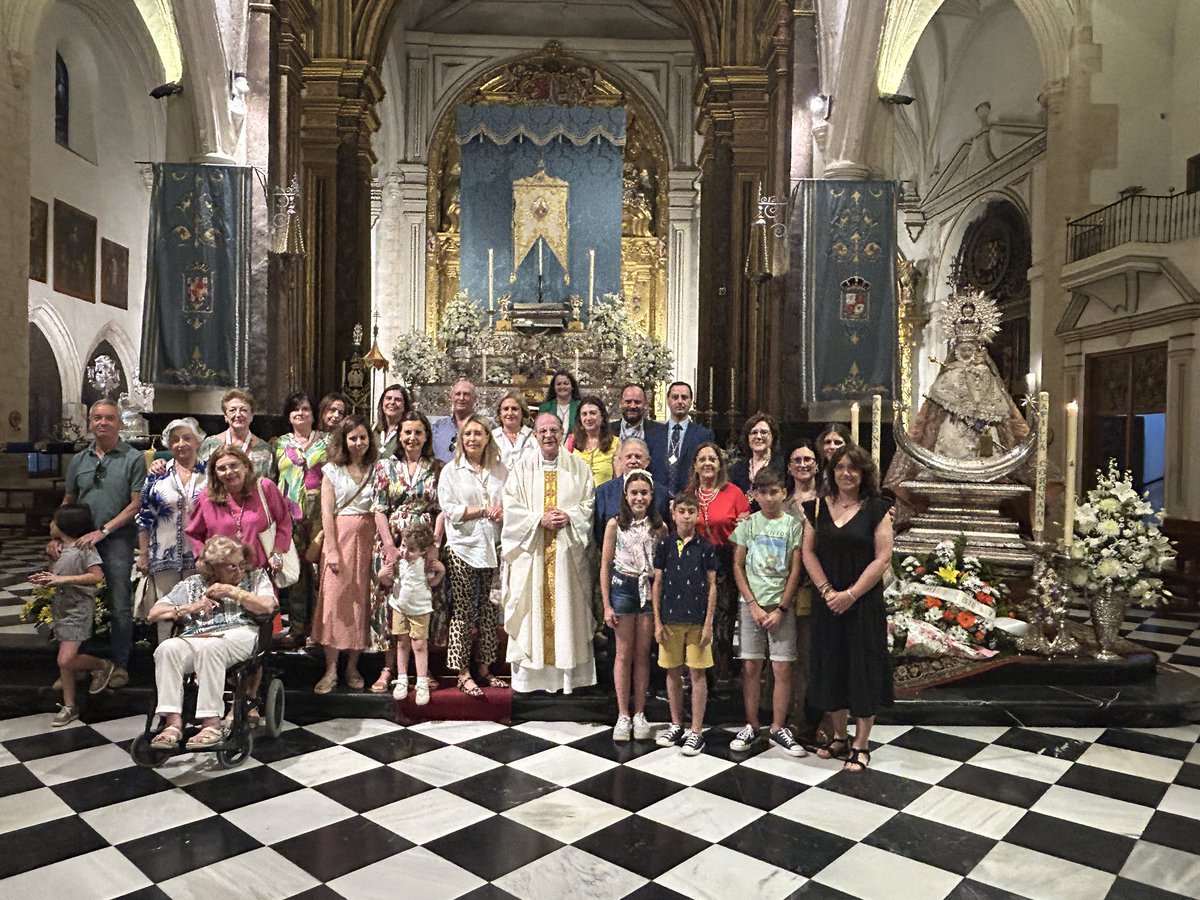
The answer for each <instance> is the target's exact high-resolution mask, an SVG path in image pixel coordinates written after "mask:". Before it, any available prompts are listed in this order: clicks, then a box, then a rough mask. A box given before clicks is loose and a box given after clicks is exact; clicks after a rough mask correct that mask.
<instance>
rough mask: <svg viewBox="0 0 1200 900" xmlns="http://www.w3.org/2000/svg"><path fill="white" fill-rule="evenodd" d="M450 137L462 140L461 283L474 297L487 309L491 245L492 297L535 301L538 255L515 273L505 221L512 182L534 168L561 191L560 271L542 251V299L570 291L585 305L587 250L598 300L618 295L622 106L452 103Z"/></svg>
mask: <svg viewBox="0 0 1200 900" xmlns="http://www.w3.org/2000/svg"><path fill="white" fill-rule="evenodd" d="M458 136H459V140H460V141H462V142H463V143H462V175H461V181H460V185H461V188H460V189H461V197H462V220H461V221H462V251H461V262H460V274H459V281H460V286H461V287H462V288H463V289H464V290H466V291H467V292H468V294H469V295H470V297H471V298H472V299H474V300H475V301H476V302H478V303H479V304H480V305H481V306H482V307H484V308H486V306H487V302H488V272H487V266H488V250H489V248H490V249H491V250H493V252H494V259H495V295H496V297H497V298H498V297H499V296H500V295H501V294H505V293H510V294H512V296H513V300H514V301H515V302H518V303H532V302H535V301H536V300H537V299H538V277H537V252H536V249H535V250H534V252H532V253H530V254H528V255H527V256H526V257H525V258H524V260H522V261H521V263H520V265H519V266H516V267H514V259H513V236H512V221H513V182H514V181H516V180H518V179H521V178H528V177H530V176H532V175H534V174H535V173H536V172H537V171H538V167H539V164H541V163H544V164H545V170H546V174H547V175H549V176H550V177H552V178H559V179H562V180H564V181H566V182H567V183H568V185H569V199H568V221H569V233H570V240H569V249H568V253H567V259H566V267H565V268H564V266H563V265H562V263H561V262H560V261H559V260H558V259H557V258H556V257H555V256H554V255H553V254H552V253H550V252H549V250H548V248H543V250H544V253H543V281H542V289H543V299H544V300H546V301H549V302H554V303H562V302H563V301H564V300H566V298H567V297H568V295H570V294H574V293H577V294H579V295H580V296H581V297H582V298H583V300H584V303H585V305H586V301H587V292H588V263H589V254H588V251H589V250H593V249H594V250H595V251H596V282H595V285H596V286H595V295H596V299H597V301H598V300H599V299H600V297H601V296H603V295H604V294H605V293H616V292H618V291H620V289H621V169H622V163H623V158H624V152H623V146H624V143H625V110H624V108H620V107H617V108H614V107H570V108H567V107H559V106H523V107H522V106H504V105H498V104H497V105H479V106H460V107H459V108H458ZM514 271H515V273H516V279H515V281H512V282H510V280H509V278H510V273H512V272H514ZM568 273H569V279H570V283H569V284H568V283H566V281H565V280H564V275H567V274H568ZM583 315H584V317H586V309H585V310H584V313H583Z"/></svg>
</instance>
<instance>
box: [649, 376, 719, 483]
mask: <svg viewBox="0 0 1200 900" xmlns="http://www.w3.org/2000/svg"><path fill="white" fill-rule="evenodd" d="M667 409H668V410H670V418H669V419H667V422H666V425H665V427H660V428H659V429H658V430H656V431H655V432H653V433H652V434H651V435H650V436H648V437H647V438H646V445H647V446H648V447H649V448H650V472H651V473H652V474H653V475H654V483H655V484H660V483H661V484H662V485H663V486H665V487H666V489H667V490H668V491H669V492H670V493H671V496H674V495H675V494H677V493H679V492H680V491H682V490H683V489H684V488H685V487H687V483H688V478H689V477H690V476H691V473H692V460H693V459H694V458H695V456H696V448H697V447H699V446H700V445H701V444H703V443H704V442H705V441H715V440H716V437H715V436H714V435H713V433H712V429H710V428H706V427H705V426H704V425H701V424H700V423H699V422H693V421H692V419H691V417H690V415H689V413H690V412H691V409H692V387H691V385H689V384H688V383H687V382H686V381H676V382H675V383H674V384H672V385H671V386H670V387H669V388H667Z"/></svg>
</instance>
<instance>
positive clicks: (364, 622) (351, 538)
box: [312, 515, 375, 650]
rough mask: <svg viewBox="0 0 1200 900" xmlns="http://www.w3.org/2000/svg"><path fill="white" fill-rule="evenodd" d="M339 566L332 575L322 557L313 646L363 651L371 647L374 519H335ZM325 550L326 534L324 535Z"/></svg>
mask: <svg viewBox="0 0 1200 900" xmlns="http://www.w3.org/2000/svg"><path fill="white" fill-rule="evenodd" d="M336 524H337V527H336V530H337V548H338V552H339V554H340V555H341V565H339V566H338V572H337V574H336V575H335V574H334V573H333V571H332V570H331V569H330V568H329V567H328V566H327V565H326V564H325V556H324V554H322V557H321V592H320V594H319V595H318V596H317V608H316V611H315V613H314V614H313V623H312V638H313V641H314V642H315V643H318V644H323V645H324V646H326V647H336V648H337V649H339V650H366V649H367V648H368V646H369V645H370V622H371V545H372V543H373V541H374V539H375V518H374V517H373V516H368V515H345V516H338V517H337V519H336ZM325 539H326V545H325V546H326V547H328V540H329V535H326V536H325Z"/></svg>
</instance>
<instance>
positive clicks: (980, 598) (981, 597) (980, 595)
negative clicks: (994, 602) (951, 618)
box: [975, 591, 992, 603]
mask: <svg viewBox="0 0 1200 900" xmlns="http://www.w3.org/2000/svg"><path fill="white" fill-rule="evenodd" d="M975 599H976V600H978V601H979V602H980V603H987V602H988V601H989V600H991V599H992V598H991V597H989V596H988V595H987V594H985V593H984V592H983V591H976V592H975Z"/></svg>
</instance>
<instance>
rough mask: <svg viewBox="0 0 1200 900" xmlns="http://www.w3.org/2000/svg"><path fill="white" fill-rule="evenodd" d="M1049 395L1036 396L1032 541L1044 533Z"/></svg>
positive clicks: (1039, 539) (1038, 538)
mask: <svg viewBox="0 0 1200 900" xmlns="http://www.w3.org/2000/svg"><path fill="white" fill-rule="evenodd" d="M1049 412H1050V395H1049V394H1048V393H1046V391H1041V392H1039V393H1038V395H1037V430H1038V434H1037V467H1036V470H1035V474H1036V481H1035V482H1034V490H1033V539H1034V540H1035V541H1039V542H1040V541H1041V539H1042V535H1043V534H1044V533H1045V531H1046V445H1047V441H1049V439H1050V420H1049Z"/></svg>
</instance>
